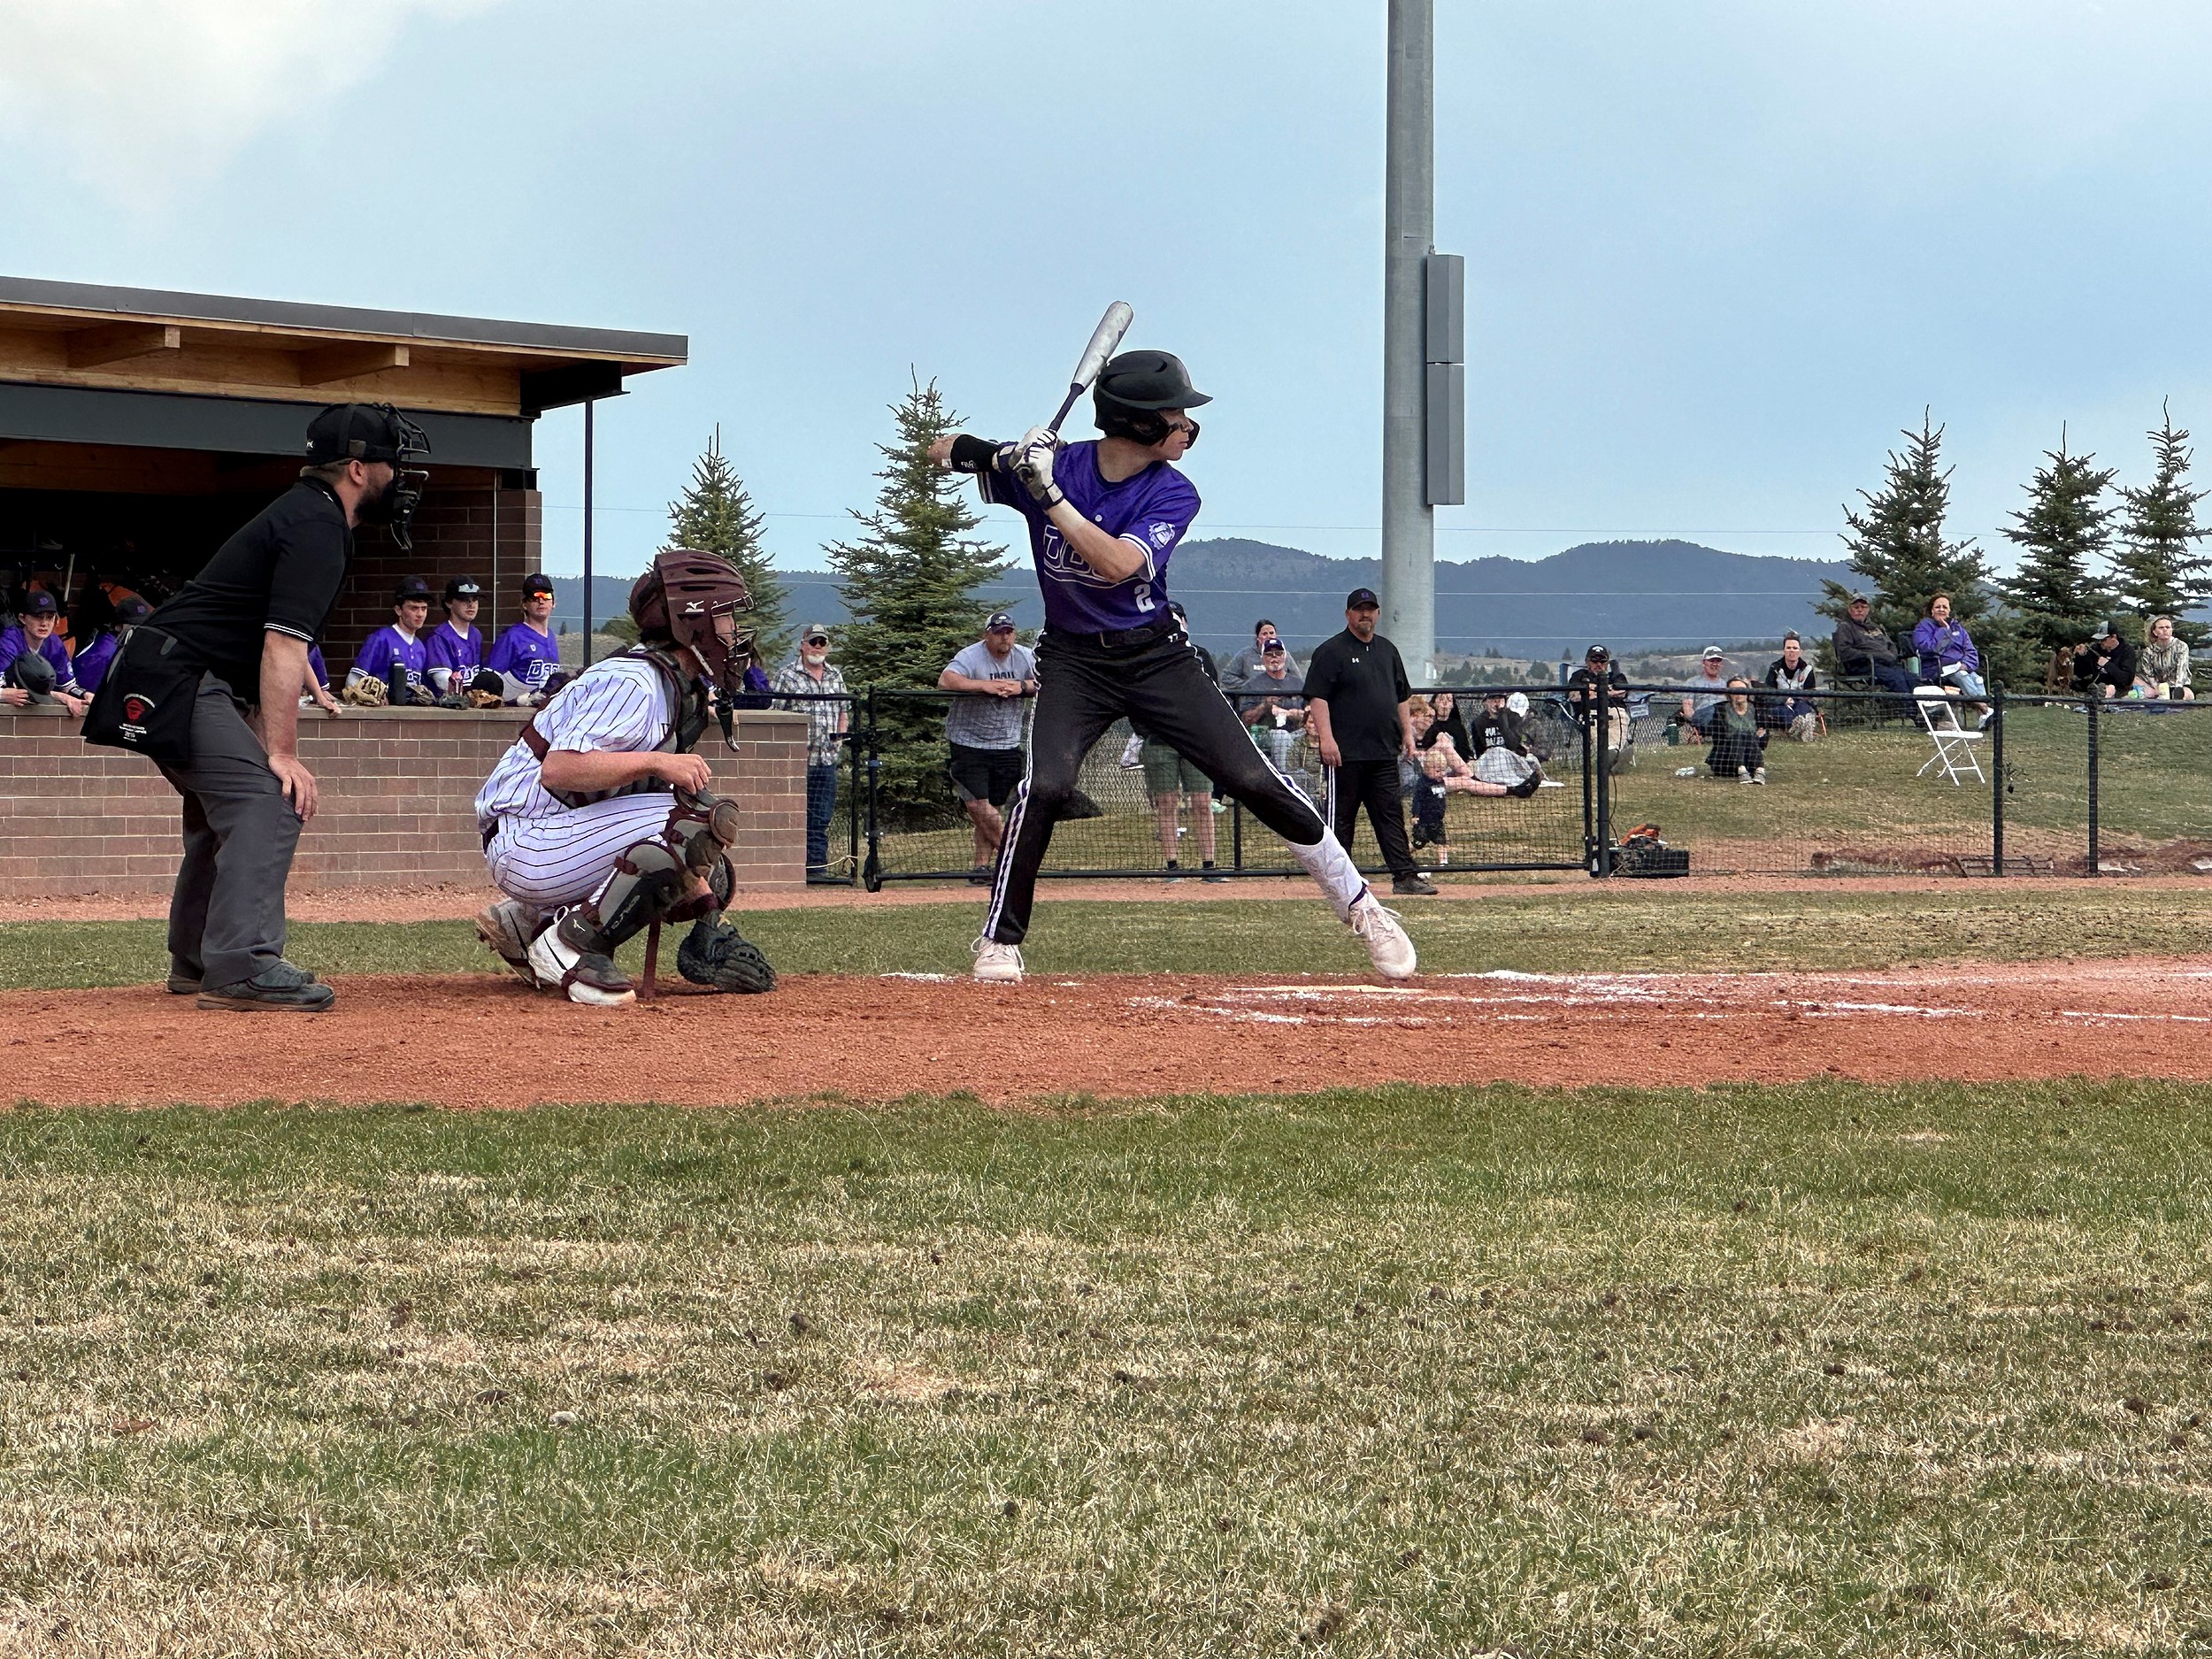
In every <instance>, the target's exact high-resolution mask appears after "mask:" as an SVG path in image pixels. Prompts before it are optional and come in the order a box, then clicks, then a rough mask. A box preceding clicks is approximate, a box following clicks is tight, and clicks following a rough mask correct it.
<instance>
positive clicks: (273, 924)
mask: <svg viewBox="0 0 2212 1659" xmlns="http://www.w3.org/2000/svg"><path fill="white" fill-rule="evenodd" d="M429 447H430V446H429V442H428V440H426V438H425V437H424V436H423V433H422V429H421V428H420V427H419V426H416V425H415V424H414V423H413V422H412V421H411V420H409V419H407V418H406V417H405V416H403V415H402V414H401V413H400V412H399V411H397V410H396V409H394V408H392V407H391V405H389V404H388V403H384V404H366V403H341V404H336V405H334V406H333V407H331V408H328V409H326V410H324V411H322V412H321V413H320V414H319V415H317V416H316V417H315V419H313V420H312V421H311V422H310V423H309V426H308V428H307V465H306V466H305V467H304V468H303V470H302V471H301V473H300V477H299V481H298V482H297V483H296V484H295V485H293V486H292V488H290V489H288V490H287V491H286V492H285V493H284V494H283V495H281V496H280V497H279V498H278V499H277V500H276V501H275V502H274V503H272V504H271V505H270V506H269V507H268V508H267V509H266V510H265V511H263V512H262V513H261V514H260V516H259V517H257V518H255V519H254V520H253V521H252V522H251V523H250V524H248V525H247V526H245V527H244V528H243V529H242V530H240V531H239V532H238V533H237V534H235V535H234V536H232V537H231V538H230V540H229V541H226V542H224V543H223V545H222V547H221V548H220V549H219V550H218V551H217V553H216V555H215V557H213V558H211V559H210V560H209V561H208V562H207V565H206V567H205V568H204V570H202V571H201V572H200V573H199V574H198V575H197V576H196V577H194V578H193V579H192V580H190V581H188V582H187V583H186V584H185V585H184V587H183V588H182V589H181V590H180V591H179V593H178V594H177V596H176V597H175V598H173V599H172V600H171V601H169V603H167V604H165V605H163V606H162V607H161V608H160V609H159V610H158V611H155V612H154V614H153V615H152V617H151V618H149V619H148V620H147V622H146V623H145V624H144V625H143V626H141V627H139V628H138V629H136V630H135V631H134V633H133V634H132V636H131V641H130V643H129V645H128V646H127V647H126V649H125V650H124V651H123V653H122V655H121V656H120V657H118V658H117V661H116V664H115V666H114V668H112V669H111V671H110V672H109V675H108V678H107V680H106V681H105V682H104V684H103V686H102V687H101V699H100V706H96V707H95V709H94V710H93V714H92V718H90V719H89V720H88V722H87V724H86V733H87V736H88V739H89V740H90V741H96V742H102V741H104V742H109V743H112V744H114V745H115V746H116V747H119V748H124V749H135V750H137V751H138V752H140V753H142V754H145V755H147V756H148V757H150V758H151V759H153V760H155V761H156V762H157V764H159V765H160V767H161V771H162V775H163V776H164V777H165V778H167V779H168V780H169V782H170V783H171V784H172V785H173V787H175V789H176V791H177V793H178V794H179V795H181V796H182V797H183V798H184V864H183V865H182V867H181V868H180V869H179V870H178V872H177V883H176V888H175V891H174V893H173V895H172V896H171V898H170V902H169V989H170V990H172V991H173V992H175V993H176V994H178V995H188V994H191V993H194V992H196V993H197V994H198V999H199V1000H198V1006H199V1007H201V1008H215V1009H235V1010H256V1009H289V1010H298V1011H303V1012H310V1013H313V1012H319V1011H320V1010H324V1009H326V1008H328V1007H329V1006H330V1005H331V1003H332V1002H334V1001H335V1000H336V993H335V992H334V991H333V990H332V989H331V987H329V986H327V985H324V984H321V983H319V982H318V981H317V979H316V978H315V976H314V975H313V974H312V973H310V972H307V971H306V970H305V969H303V968H300V967H297V966H296V965H294V964H292V963H289V962H287V961H286V960H285V959H284V885H285V880H286V879H287V877H288V875H289V874H290V872H291V868H292V854H293V852H294V850H295V849H296V848H297V846H298V845H299V838H300V826H302V825H303V824H305V823H306V822H307V820H308V819H310V818H313V817H314V816H315V777H314V774H313V773H312V772H309V771H308V770H307V768H306V767H305V766H304V765H303V764H301V763H300V758H299V749H298V741H297V739H298V728H299V700H300V695H301V693H302V691H303V689H304V688H305V687H306V686H307V685H308V683H309V678H310V676H309V672H308V665H307V651H308V648H309V647H310V646H311V645H312V644H313V643H314V642H315V641H317V640H318V639H319V638H320V637H321V635H322V631H323V624H324V622H325V620H326V618H328V617H329V615H330V608H331V605H332V603H334V601H335V600H336V599H337V596H338V588H339V585H340V584H341V583H342V581H343V580H345V574H346V566H347V565H348V563H349V561H350V560H351V558H352V557H353V529H354V526H356V525H357V524H387V525H389V526H391V527H392V539H393V541H396V543H397V544H398V545H399V547H400V548H401V549H407V548H408V547H409V546H410V545H411V543H410V540H409V537H408V534H407V521H408V519H409V518H411V516H412V515H413V512H414V510H415V506H416V504H417V503H419V501H420V499H421V495H422V485H423V483H424V481H425V480H426V477H427V474H426V473H424V472H403V471H402V466H403V463H404V462H405V461H407V460H408V459H410V458H411V457H416V456H419V455H424V454H427V453H428V451H429ZM103 717H105V718H103Z"/></svg>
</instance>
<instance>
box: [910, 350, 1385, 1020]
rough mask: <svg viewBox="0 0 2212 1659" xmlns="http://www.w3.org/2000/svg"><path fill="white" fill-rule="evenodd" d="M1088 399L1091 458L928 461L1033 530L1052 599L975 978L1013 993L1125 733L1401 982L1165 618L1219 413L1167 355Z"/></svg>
mask: <svg viewBox="0 0 2212 1659" xmlns="http://www.w3.org/2000/svg"><path fill="white" fill-rule="evenodd" d="M1092 399H1093V407H1094V413H1095V417H1096V420H1097V425H1098V429H1099V431H1100V433H1101V434H1102V436H1101V437H1100V438H1099V439H1098V440H1097V441H1096V442H1080V443H1071V444H1063V443H1062V442H1061V441H1060V439H1059V437H1058V436H1057V435H1056V434H1055V433H1053V432H1051V431H1050V430H1048V428H1046V427H1043V426H1033V427H1031V428H1030V429H1029V431H1028V432H1026V433H1025V434H1023V435H1022V437H1021V438H1020V439H1019V440H1018V442H1013V443H995V442H990V441H988V440H986V439H982V438H975V437H971V436H969V435H968V434H965V433H961V434H948V435H947V436H944V437H941V438H939V439H938V440H937V441H936V442H933V444H932V445H931V446H930V450H929V455H930V458H931V460H933V461H934V462H935V463H936V464H937V465H940V466H942V467H947V468H949V469H950V470H952V471H955V472H970V473H972V474H974V475H975V477H976V480H977V482H978V484H979V488H981V490H982V493H983V498H984V499H985V500H986V501H987V502H995V503H998V504H1000V505H1002V506H1006V507H1011V508H1013V509H1014V510H1015V511H1018V512H1019V513H1020V514H1021V515H1022V517H1023V518H1024V519H1025V520H1026V522H1027V525H1028V528H1029V543H1030V553H1031V556H1032V557H1033V559H1034V561H1035V563H1036V567H1037V580H1038V584H1039V586H1040V587H1041V588H1043V590H1044V602H1045V629H1044V634H1043V635H1042V637H1041V639H1040V640H1039V641H1038V646H1037V662H1038V691H1037V708H1036V715H1035V718H1034V719H1033V721H1032V723H1031V729H1030V748H1029V773H1028V776H1027V777H1025V779H1024V780H1022V783H1021V785H1020V787H1018V789H1017V790H1016V791H1015V794H1014V801H1013V806H1012V809H1011V810H1010V812H1009V814H1008V821H1007V828H1006V845H1005V848H1004V849H1003V851H1002V853H1001V855H1000V857H999V862H998V871H997V876H996V879H995V882H994V883H993V886H992V889H991V903H990V909H989V910H987V912H986V914H985V917H984V923H983V933H982V937H980V938H979V939H978V940H977V941H976V942H975V969H974V973H975V977H976V978H977V979H980V980H984V981H987V982H995V983H1000V984H1018V983H1019V982H1020V980H1021V978H1022V956H1021V943H1022V941H1023V940H1024V939H1025V938H1026V937H1027V936H1028V932H1029V918H1030V910H1031V907H1032V906H1033V903H1034V902H1035V899H1036V891H1037V871H1038V868H1039V866H1040V865H1041V864H1043V862H1044V856H1045V849H1046V848H1047V847H1048V845H1049V844H1050V842H1051V840H1052V828H1053V825H1054V824H1055V822H1056V820H1057V819H1058V818H1060V816H1061V814H1062V813H1064V811H1065V810H1067V808H1068V806H1069V804H1070V803H1071V800H1072V798H1073V796H1074V794H1075V786H1076V774H1077V771H1078V769H1079V767H1080V766H1081V764H1082V762H1083V757H1084V756H1085V755H1087V754H1088V753H1089V752H1090V749H1091V748H1092V746H1093V745H1094V744H1095V743H1096V742H1097V741H1098V740H1099V739H1100V738H1101V737H1102V736H1103V735H1104V733H1105V732H1106V728H1107V727H1108V726H1111V725H1112V724H1113V723H1114V721H1115V719H1116V718H1120V717H1124V716H1125V717H1128V718H1130V720H1131V721H1132V724H1133V725H1135V726H1139V727H1140V728H1141V729H1142V730H1143V731H1145V732H1146V733H1148V735H1149V736H1151V737H1152V738H1154V739H1155V740H1156V741H1161V742H1164V743H1166V744H1167V745H1168V746H1170V747H1171V748H1172V749H1174V750H1175V751H1176V753H1178V754H1179V755H1180V756H1181V757H1183V758H1184V759H1186V760H1187V761H1189V762H1190V764H1193V765H1194V766H1195V767H1197V768H1198V770H1199V771H1200V772H1203V773H1204V774H1205V775H1206V776H1207V777H1208V778H1210V779H1211V780H1213V781H1214V783H1215V784H1216V785H1217V786H1218V787H1220V788H1221V789H1222V790H1223V791H1224V792H1225V793H1226V794H1228V795H1232V796H1233V797H1235V798H1236V799H1237V800H1239V801H1240V802H1242V803H1244V805H1245V806H1246V808H1247V809H1248V810H1250V811H1251V812H1252V814H1253V815H1254V816H1255V817H1256V818H1258V819H1259V820H1260V821H1261V822H1262V823H1263V824H1265V825H1266V826H1268V827H1269V828H1270V829H1271V830H1273V831H1274V832H1275V833H1277V834H1279V835H1280V836H1281V837H1282V838H1283V839H1284V840H1285V841H1287V842H1288V843H1289V844H1290V849H1291V852H1292V853H1293V855H1294V856H1295V857H1296V858H1297V860H1298V862H1299V864H1301V865H1302V866H1303V867H1304V869H1305V870H1306V872H1307V873H1308V874H1309V875H1310V876H1312V877H1313V879H1315V881H1316V882H1317V883H1318V884H1319V885H1320V887H1321V890H1322V892H1323V893H1324V894H1325V895H1326V896H1327V898H1328V901H1329V903H1330V905H1331V907H1332V908H1333V910H1335V911H1336V913H1337V915H1338V917H1339V918H1341V919H1342V920H1343V921H1345V922H1347V923H1348V924H1349V925H1350V926H1351V928H1352V931H1353V933H1356V935H1357V936H1358V937H1359V939H1360V941H1362V942H1363V944H1365V945H1366V947H1367V951H1368V955H1369V957H1370V958H1371V960H1372V962H1373V963H1374V965H1375V967H1376V969H1377V971H1378V972H1381V973H1382V974H1384V975H1385V976H1386V977H1388V978H1391V979H1404V978H1407V977H1409V975H1411V974H1412V972H1414V968H1415V955H1414V949H1413V941H1411V940H1409V939H1408V938H1407V937H1406V933H1405V929H1404V928H1403V927H1402V926H1400V925H1399V923H1398V918H1396V917H1395V916H1394V914H1392V912H1390V911H1389V910H1386V909H1384V908H1383V905H1382V903H1381V902H1380V901H1379V900H1378V899H1377V898H1376V897H1375V896H1374V895H1373V894H1371V893H1370V892H1369V891H1368V890H1367V883H1366V882H1365V881H1363V879H1361V878H1360V873H1359V872H1358V870H1357V869H1356V867H1355V866H1354V865H1353V864H1352V861H1351V859H1350V858H1349V857H1348V856H1346V854H1345V851H1344V849H1343V848H1342V847H1341V846H1340V845H1339V844H1338V841H1337V839H1336V836H1335V835H1334V834H1333V833H1332V832H1331V830H1330V828H1329V826H1328V824H1327V823H1326V822H1325V820H1324V819H1323V818H1322V816H1321V814H1320V813H1319V812H1318V811H1317V810H1316V809H1315V807H1314V804H1313V803H1312V802H1310V801H1309V800H1308V799H1307V798H1306V797H1305V795H1303V794H1302V793H1301V792H1300V790H1299V789H1298V787H1297V786H1296V785H1295V784H1294V783H1292V782H1291V781H1290V780H1289V779H1287V778H1286V777H1285V776H1284V775H1283V774H1282V773H1281V772H1279V771H1278V770H1277V769H1276V768H1275V767H1274V766H1273V765H1272V764H1270V762H1269V761H1268V758H1267V757H1265V756H1264V755H1263V754H1261V752H1260V751H1259V750H1258V749H1256V748H1255V747H1254V746H1253V743H1252V740H1251V738H1250V737H1249V736H1248V734H1247V733H1246V732H1245V729H1244V726H1243V723H1242V722H1241V721H1240V720H1239V719H1238V718H1237V716H1236V712H1235V710H1233V709H1231V708H1230V706H1229V704H1228V703H1227V701H1226V700H1225V699H1224V698H1223V696H1222V695H1221V693H1220V691H1219V690H1218V689H1217V687H1215V686H1214V685H1213V684H1212V682H1211V681H1210V680H1208V679H1207V678H1206V674H1205V671H1204V669H1203V668H1202V666H1201V665H1200V663H1199V659H1198V654H1197V652H1196V651H1195V650H1194V649H1192V647H1191V641H1190V637H1189V635H1188V634H1187V633H1186V632H1185V631H1184V629H1183V628H1182V626H1180V625H1179V623H1177V622H1176V621H1175V619H1174V618H1172V617H1171V615H1170V614H1169V611H1168V593H1167V571H1168V562H1169V560H1170V558H1171V557H1172V556H1173V554H1174V551H1175V549H1176V547H1177V545H1178V544H1179V542H1180V541H1182V539H1183V537H1184V535H1185V534H1186V533H1187V532H1188V530H1189V529H1190V526H1191V521H1192V520H1193V519H1194V518H1196V517H1197V516H1198V505H1199V503H1198V492H1197V491H1196V490H1195V489H1194V488H1192V487H1191V483H1190V480H1187V479H1186V478H1185V477H1184V476H1183V474H1182V473H1181V472H1179V471H1178V470H1177V469H1176V466H1175V463H1176V462H1178V461H1179V460H1180V459H1182V457H1184V456H1185V455H1186V454H1187V453H1188V451H1189V449H1190V447H1191V446H1192V445H1193V444H1194V443H1195V442H1197V441H1198V423H1197V422H1196V421H1194V420H1193V419H1191V418H1190V414H1189V411H1191V410H1193V409H1194V408H1196V407H1198V406H1199V405H1200V404H1202V403H1209V402H1210V401H1211V399H1210V398H1209V397H1207V396H1205V395H1204V394H1203V393H1202V392H1200V391H1199V390H1198V389H1197V388H1195V387H1194V386H1193V385H1192V384H1191V381H1190V376H1189V374H1188V373H1187V372H1186V371H1185V369H1184V367H1183V363H1182V360H1181V359H1180V358H1179V357H1174V356H1172V355H1171V354H1170V353H1167V352H1164V351H1127V352H1124V353H1122V354H1121V355H1120V356H1119V357H1115V358H1113V359H1112V360H1111V361H1110V362H1109V363H1108V364H1107V365H1105V366H1104V368H1102V370H1100V372H1099V375H1098V380H1097V383H1096V385H1095V386H1094V388H1093V392H1092Z"/></svg>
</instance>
